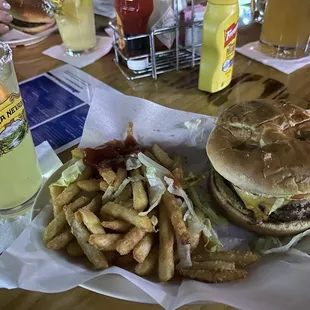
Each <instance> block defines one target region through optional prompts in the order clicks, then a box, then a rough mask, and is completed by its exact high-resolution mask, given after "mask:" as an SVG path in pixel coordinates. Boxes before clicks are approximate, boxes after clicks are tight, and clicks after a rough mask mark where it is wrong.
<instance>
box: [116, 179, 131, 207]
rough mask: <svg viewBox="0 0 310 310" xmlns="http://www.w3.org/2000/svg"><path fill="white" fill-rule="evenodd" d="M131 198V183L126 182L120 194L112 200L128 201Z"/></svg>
mask: <svg viewBox="0 0 310 310" xmlns="http://www.w3.org/2000/svg"><path fill="white" fill-rule="evenodd" d="M131 198H132V187H131V183H129V184H127V185H126V187H125V188H124V190H123V191H122V192H121V194H120V195H119V196H118V197H117V198H116V199H115V200H114V202H115V203H120V202H122V201H128V200H129V199H131Z"/></svg>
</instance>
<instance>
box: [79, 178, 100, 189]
mask: <svg viewBox="0 0 310 310" xmlns="http://www.w3.org/2000/svg"><path fill="white" fill-rule="evenodd" d="M76 184H77V186H78V187H79V188H80V189H81V190H82V191H85V192H100V191H101V189H100V180H97V179H90V180H83V181H78V182H77V183H76Z"/></svg>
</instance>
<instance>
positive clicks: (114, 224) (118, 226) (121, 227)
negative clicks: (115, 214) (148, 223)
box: [101, 220, 132, 232]
mask: <svg viewBox="0 0 310 310" xmlns="http://www.w3.org/2000/svg"><path fill="white" fill-rule="evenodd" d="M101 225H102V226H103V227H104V228H107V229H111V230H114V231H116V232H128V230H129V229H130V227H131V226H132V225H131V224H130V223H127V222H125V221H122V220H112V221H102V222H101Z"/></svg>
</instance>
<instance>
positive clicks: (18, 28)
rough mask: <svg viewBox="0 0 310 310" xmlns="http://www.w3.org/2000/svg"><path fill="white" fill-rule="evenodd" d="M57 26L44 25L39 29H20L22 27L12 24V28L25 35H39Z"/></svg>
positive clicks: (38, 27)
mask: <svg viewBox="0 0 310 310" xmlns="http://www.w3.org/2000/svg"><path fill="white" fill-rule="evenodd" d="M54 25H55V24H44V25H40V26H37V27H20V26H16V25H14V24H13V23H11V24H10V27H11V28H13V29H16V30H19V31H22V32H25V33H29V34H38V33H40V32H43V31H45V30H47V29H49V28H52V27H53V26H54Z"/></svg>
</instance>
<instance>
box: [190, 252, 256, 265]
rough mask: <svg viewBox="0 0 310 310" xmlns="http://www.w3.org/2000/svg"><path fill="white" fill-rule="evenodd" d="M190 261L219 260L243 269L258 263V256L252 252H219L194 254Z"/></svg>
mask: <svg viewBox="0 0 310 310" xmlns="http://www.w3.org/2000/svg"><path fill="white" fill-rule="evenodd" d="M192 260H193V261H196V262H203V261H214V260H221V261H225V262H234V263H235V264H236V268H245V267H247V266H250V265H252V264H254V263H256V262H257V261H259V260H260V256H259V255H258V254H256V253H253V252H239V251H222V252H221V251H220V252H206V253H203V254H195V255H193V256H192Z"/></svg>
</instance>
